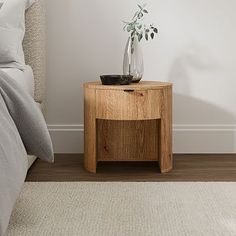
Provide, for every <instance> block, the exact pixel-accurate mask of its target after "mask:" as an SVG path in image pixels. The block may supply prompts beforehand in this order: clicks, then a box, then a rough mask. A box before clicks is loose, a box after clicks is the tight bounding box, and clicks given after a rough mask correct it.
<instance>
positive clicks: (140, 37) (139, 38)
mask: <svg viewBox="0 0 236 236" xmlns="http://www.w3.org/2000/svg"><path fill="white" fill-rule="evenodd" d="M142 38H143V34H142V33H141V34H139V35H138V41H139V42H140V41H141V40H142Z"/></svg>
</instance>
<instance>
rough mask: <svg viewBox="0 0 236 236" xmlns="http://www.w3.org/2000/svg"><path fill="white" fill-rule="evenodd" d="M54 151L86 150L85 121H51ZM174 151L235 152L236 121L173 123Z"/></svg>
mask: <svg viewBox="0 0 236 236" xmlns="http://www.w3.org/2000/svg"><path fill="white" fill-rule="evenodd" d="M48 129H49V132H50V134H51V137H52V140H53V145H54V150H55V153H83V135H84V126H83V124H75V125H48ZM173 152H174V153H236V125H217V124H216V125H208V124H207V125H174V127H173Z"/></svg>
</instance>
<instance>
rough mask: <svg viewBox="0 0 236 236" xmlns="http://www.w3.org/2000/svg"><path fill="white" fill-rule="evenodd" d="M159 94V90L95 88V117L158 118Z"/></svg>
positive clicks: (120, 118) (109, 118)
mask: <svg viewBox="0 0 236 236" xmlns="http://www.w3.org/2000/svg"><path fill="white" fill-rule="evenodd" d="M161 94H162V91H161V90H116V91H114V90H113V91H112V90H100V89H99V90H96V118H98V119H108V120H149V119H159V118H160V109H161V103H162V102H161V98H162V96H161Z"/></svg>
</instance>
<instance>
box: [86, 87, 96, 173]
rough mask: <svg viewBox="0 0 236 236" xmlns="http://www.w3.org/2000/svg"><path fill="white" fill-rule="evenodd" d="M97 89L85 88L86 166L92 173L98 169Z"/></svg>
mask: <svg viewBox="0 0 236 236" xmlns="http://www.w3.org/2000/svg"><path fill="white" fill-rule="evenodd" d="M95 91H96V90H94V89H85V92H84V93H85V94H84V167H85V169H86V170H88V171H89V172H92V173H96V169H97V158H96V117H95V115H96V114H95V110H96V109H95V104H96V103H95V99H96V98H95Z"/></svg>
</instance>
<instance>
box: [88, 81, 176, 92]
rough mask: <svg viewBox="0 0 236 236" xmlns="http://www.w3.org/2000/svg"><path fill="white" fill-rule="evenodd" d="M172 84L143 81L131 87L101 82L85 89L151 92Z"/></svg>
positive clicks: (89, 84)
mask: <svg viewBox="0 0 236 236" xmlns="http://www.w3.org/2000/svg"><path fill="white" fill-rule="evenodd" d="M171 86H172V84H171V83H167V82H161V81H144V80H141V81H140V82H139V83H132V84H129V85H122V86H121V85H102V83H101V82H100V81H95V82H88V83H85V84H84V87H85V88H91V89H102V90H103V89H108V90H124V89H134V90H139V89H141V90H150V89H162V88H166V87H171Z"/></svg>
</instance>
